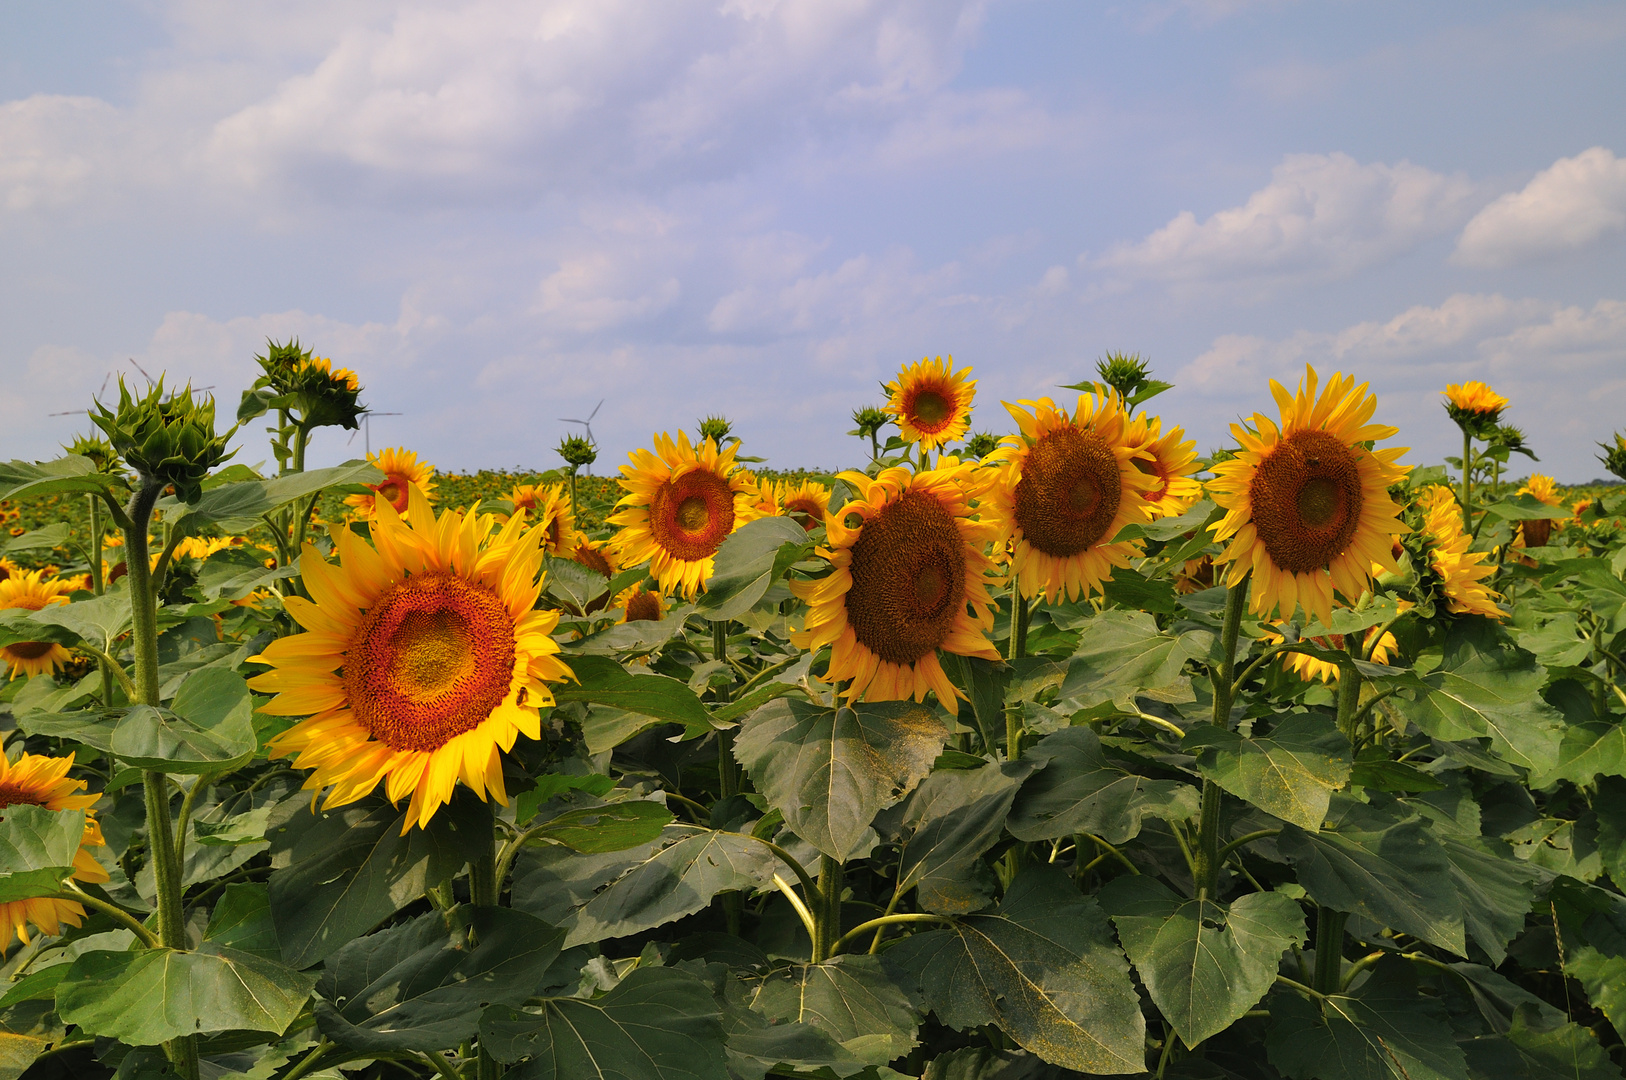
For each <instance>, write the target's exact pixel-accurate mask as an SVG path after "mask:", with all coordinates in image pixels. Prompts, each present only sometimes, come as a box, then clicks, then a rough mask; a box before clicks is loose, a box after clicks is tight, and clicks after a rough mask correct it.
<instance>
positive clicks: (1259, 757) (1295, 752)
mask: <svg viewBox="0 0 1626 1080" xmlns="http://www.w3.org/2000/svg"><path fill="white" fill-rule="evenodd" d="M1180 746H1181V749H1183V750H1185V751H1186V752H1187V753H1195V754H1196V756H1197V769H1198V771H1200V772H1201V773H1202V774H1203V776H1205V777H1207V778H1208V779H1210V780H1212V781H1214V783H1216V784H1218V785H1219V786H1220V787H1222V788H1224V789H1225V790H1226V791H1229V792H1230V793H1231V794H1232V795H1235V796H1236V797H1237V798H1239V799H1242V800H1244V801H1246V802H1250V803H1252V804H1253V805H1254V806H1257V807H1258V808H1259V809H1261V810H1263V811H1264V812H1265V813H1267V814H1274V815H1275V816H1276V817H1279V818H1281V819H1282V820H1283V821H1291V822H1292V823H1293V824H1295V825H1297V826H1299V827H1300V828H1304V829H1309V830H1311V831H1312V832H1313V831H1314V830H1316V829H1319V828H1320V827H1321V822H1322V821H1324V820H1325V819H1326V816H1327V802H1328V800H1329V799H1331V798H1332V793H1333V792H1334V791H1336V790H1337V789H1339V788H1341V787H1343V786H1344V785H1345V784H1347V783H1348V782H1349V770H1350V749H1349V740H1348V739H1346V738H1345V737H1344V736H1343V734H1342V733H1341V732H1340V731H1339V730H1338V728H1337V726H1336V725H1335V724H1333V722H1332V721H1331V720H1327V719H1324V718H1322V717H1318V716H1285V717H1283V718H1282V719H1281V720H1280V721H1279V722H1277V724H1276V725H1275V726H1274V727H1272V728H1271V730H1270V734H1269V735H1264V736H1259V737H1256V738H1247V739H1245V738H1243V737H1242V736H1241V735H1240V734H1238V733H1237V732H1235V731H1227V730H1225V729H1223V728H1220V727H1217V726H1215V725H1213V724H1198V725H1196V726H1195V727H1193V728H1192V729H1191V730H1190V731H1188V732H1187V733H1186V737H1185V739H1184V740H1182V741H1181V744H1180Z"/></svg>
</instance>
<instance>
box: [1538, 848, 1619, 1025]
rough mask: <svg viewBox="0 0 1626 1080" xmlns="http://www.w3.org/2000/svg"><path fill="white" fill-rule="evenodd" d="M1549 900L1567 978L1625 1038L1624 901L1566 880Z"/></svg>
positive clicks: (1570, 879)
mask: <svg viewBox="0 0 1626 1080" xmlns="http://www.w3.org/2000/svg"><path fill="white" fill-rule="evenodd" d="M1549 895H1550V896H1551V897H1552V902H1553V913H1554V915H1555V916H1556V922H1557V928H1556V929H1557V933H1558V938H1559V941H1560V942H1561V943H1562V951H1561V952H1560V954H1559V955H1560V958H1561V959H1562V961H1563V965H1564V972H1565V974H1567V975H1569V976H1570V977H1572V978H1574V979H1575V980H1576V981H1577V982H1579V983H1580V984H1581V986H1582V988H1583V989H1585V990H1586V994H1587V998H1588V999H1589V1000H1590V1001H1591V1002H1592V1004H1593V1006H1595V1007H1596V1008H1597V1009H1598V1010H1599V1011H1600V1012H1602V1013H1603V1014H1604V1015H1605V1016H1606V1017H1608V1018H1609V1022H1610V1023H1611V1024H1613V1025H1614V1028H1615V1031H1616V1032H1617V1033H1620V1032H1626V898H1623V897H1621V896H1620V895H1619V894H1618V893H1614V892H1610V891H1608V890H1607V889H1601V888H1598V887H1597V886H1595V885H1585V884H1582V883H1581V882H1579V881H1576V880H1574V879H1573V878H1564V877H1561V878H1559V879H1558V880H1557V881H1555V882H1554V883H1553V886H1552V891H1551V893H1550V894H1549Z"/></svg>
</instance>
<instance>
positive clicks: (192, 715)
mask: <svg viewBox="0 0 1626 1080" xmlns="http://www.w3.org/2000/svg"><path fill="white" fill-rule="evenodd" d="M171 705H172V707H171V708H170V709H163V708H157V707H154V706H151V705H136V706H133V707H131V709H130V710H129V711H128V712H126V713H125V714H124V719H122V720H120V721H119V722H118V726H117V727H115V728H114V729H113V737H112V740H111V744H112V748H113V754H114V755H115V756H116V757H118V758H119V759H121V760H123V761H125V762H128V763H129V764H131V765H135V766H137V767H139V768H143V769H158V770H161V771H163V772H168V773H206V772H218V771H225V770H229V769H232V768H234V767H236V766H238V765H241V764H244V763H246V762H247V761H248V760H249V759H250V758H252V757H253V756H254V753H255V751H256V750H258V749H259V741H258V740H257V739H256V738H255V737H254V724H253V720H252V717H253V714H254V701H253V698H252V697H251V696H250V695H249V691H248V683H246V682H244V680H243V677H242V676H241V675H239V674H237V673H236V672H235V671H232V670H229V669H227V668H204V669H202V670H200V671H198V672H197V673H196V674H194V675H192V676H191V677H190V678H188V679H187V680H186V682H184V683H182V684H181V690H180V693H178V694H176V695H175V700H174V702H172V703H171Z"/></svg>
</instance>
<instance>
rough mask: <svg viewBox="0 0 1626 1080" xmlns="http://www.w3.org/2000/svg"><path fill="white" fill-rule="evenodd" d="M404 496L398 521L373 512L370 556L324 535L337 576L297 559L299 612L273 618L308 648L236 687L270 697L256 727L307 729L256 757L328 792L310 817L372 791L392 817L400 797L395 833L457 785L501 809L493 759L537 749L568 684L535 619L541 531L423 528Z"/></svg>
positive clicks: (283, 646) (273, 657) (428, 522)
mask: <svg viewBox="0 0 1626 1080" xmlns="http://www.w3.org/2000/svg"><path fill="white" fill-rule="evenodd" d="M407 494H408V498H409V499H410V501H411V503H410V513H409V514H408V516H407V519H406V520H405V521H403V520H402V518H401V517H400V516H399V515H398V514H396V512H395V509H394V507H393V506H392V505H391V504H390V503H388V502H385V501H382V500H381V501H380V502H379V504H378V506H379V509H378V515H377V517H376V519H375V520H374V524H373V528H372V544H371V545H369V544H368V543H367V542H366V541H364V540H362V539H361V537H360V536H358V535H357V534H356V533H354V532H352V531H350V530H349V529H344V528H340V529H335V530H334V532H333V539H334V546H335V550H336V553H337V555H338V563H337V565H334V564H331V563H329V562H328V561H327V560H326V559H324V558H323V557H322V554H321V553H320V552H319V551H318V550H317V549H316V548H315V547H314V546H312V545H310V544H306V545H305V548H304V551H303V552H302V553H301V555H300V563H299V566H300V571H301V573H302V575H303V577H304V581H305V586H306V588H308V589H309V590H310V594H311V596H312V598H313V600H305V599H302V598H301V597H298V596H288V597H286V598H285V599H284V601H283V605H284V607H285V608H286V609H287V611H288V614H289V615H291V616H292V617H293V618H294V620H295V621H296V622H298V623H299V625H301V626H303V627H304V628H305V630H306V631H307V632H306V633H302V634H295V635H292V636H291V637H285V638H279V639H278V640H276V641H273V642H272V643H271V644H269V645H267V646H266V647H265V651H264V652H263V653H261V654H260V655H259V656H256V657H253V658H252V659H253V660H254V662H256V663H261V664H266V665H268V666H270V667H271V669H272V670H270V671H267V672H264V673H263V674H260V675H256V676H254V678H252V679H250V680H249V685H250V686H251V687H253V688H254V689H256V690H259V691H261V692H262V693H272V694H275V695H276V696H275V697H274V698H272V700H271V701H270V703H269V704H267V705H265V706H264V707H263V709H262V710H261V711H262V712H264V713H265V714H266V715H268V716H302V717H307V718H308V719H305V720H302V721H300V722H299V723H297V724H295V725H294V726H293V727H292V728H289V729H288V730H287V731H285V732H283V733H282V734H281V735H278V736H277V737H276V738H274V739H273V740H272V742H271V745H270V750H271V753H272V754H273V755H276V756H282V757H290V756H294V757H295V760H294V767H295V768H298V769H312V770H314V771H313V772H312V773H311V775H310V776H309V777H308V778H307V779H306V781H305V787H306V789H308V790H320V789H322V788H331V791H329V793H328V796H327V800H326V802H325V803H324V805H325V806H343V805H345V804H346V803H351V802H354V801H356V800H357V799H360V798H362V797H363V796H365V795H366V794H368V793H369V792H371V791H372V790H373V789H374V788H376V787H377V786H378V784H379V782H380V781H384V782H385V784H386V787H385V791H386V793H387V794H388V796H389V798H390V801H391V802H399V801H400V800H401V799H402V798H404V797H405V796H407V795H409V794H410V795H411V797H412V802H411V804H410V805H409V807H408V810H407V815H406V824H405V826H403V828H402V832H405V831H406V830H407V829H409V828H411V827H412V826H413V825H418V826H420V827H422V826H423V825H425V824H426V823H428V821H429V819H430V818H431V817H433V816H434V814H435V811H436V810H438V809H439V808H440V807H442V806H444V805H445V804H446V803H447V802H448V801H449V800H450V799H451V797H452V789H453V788H454V787H455V786H456V784H457V782H458V781H459V780H462V781H463V783H464V784H466V785H467V786H468V787H470V788H472V789H473V790H474V791H475V792H476V793H477V794H479V796H480V798H482V799H484V798H486V796H487V795H488V794H489V795H491V796H493V797H495V798H496V799H497V801H498V802H501V803H504V804H506V803H507V801H508V797H507V793H506V791H505V789H504V786H503V776H502V761H501V757H500V752H501V751H506V750H510V749H512V748H513V745H514V741H515V739H516V738H517V737H518V736H519V735H521V734H523V735H525V736H526V737H528V738H532V739H535V738H539V737H540V735H541V728H540V720H539V718H538V709H541V708H546V707H548V706H550V705H552V704H553V693H552V691H550V690H549V689H548V685H547V684H548V682H549V681H553V682H557V681H559V680H561V679H568V678H570V677H571V674H570V669H569V668H567V667H566V666H565V665H564V664H563V663H562V662H561V661H560V660H559V658H558V656H557V655H556V654H557V653H558V651H559V646H558V644H556V643H555V642H554V640H553V638H552V636H551V635H552V633H553V630H554V628H555V627H556V626H558V623H559V614H558V612H555V611H536V610H533V609H534V608H535V606H536V600H537V597H538V596H539V595H540V593H541V576H540V573H539V572H540V570H541V566H542V551H541V548H540V541H541V532H540V530H538V529H531V530H528V531H527V530H525V529H524V519H523V518H522V517H521V516H520V515H517V514H516V515H514V517H513V518H512V519H511V520H510V521H509V522H508V524H507V525H505V526H503V527H502V528H501V530H500V531H498V532H497V533H496V534H495V535H493V530H494V529H495V528H496V520H495V518H493V517H492V516H491V515H489V514H481V515H474V514H467V515H465V514H464V513H463V512H462V511H458V510H447V511H446V512H444V513H443V514H441V516H440V517H439V519H438V520H437V519H436V518H435V516H434V511H433V510H432V509H431V508H430V506H429V503H428V501H427V500H426V499H425V498H424V495H423V492H422V490H420V489H419V488H418V487H417V486H416V485H411V486H409V487H408V488H407ZM313 601H314V602H313ZM295 755H297V756H295Z"/></svg>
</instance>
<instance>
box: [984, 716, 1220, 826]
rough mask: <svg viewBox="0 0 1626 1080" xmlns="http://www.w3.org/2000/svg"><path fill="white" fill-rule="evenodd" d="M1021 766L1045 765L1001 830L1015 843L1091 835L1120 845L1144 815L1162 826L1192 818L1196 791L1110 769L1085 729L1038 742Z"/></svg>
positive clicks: (1092, 735)
mask: <svg viewBox="0 0 1626 1080" xmlns="http://www.w3.org/2000/svg"><path fill="white" fill-rule="evenodd" d="M1022 760H1024V761H1030V760H1031V761H1035V762H1047V763H1048V764H1046V765H1045V767H1044V768H1043V769H1041V770H1040V771H1038V772H1036V773H1034V774H1033V776H1031V777H1030V778H1029V779H1028V780H1027V782H1026V783H1024V784H1023V785H1022V791H1021V793H1020V794H1018V795H1017V796H1016V802H1015V805H1014V806H1012V808H1011V813H1010V817H1009V819H1008V820H1007V821H1006V823H1005V826H1006V828H1008V829H1010V831H1011V835H1012V836H1015V837H1016V838H1017V839H1018V840H1028V841H1033V840H1053V839H1055V838H1057V837H1060V836H1071V835H1072V834H1074V833H1093V834H1094V835H1096V836H1099V837H1101V838H1102V839H1103V840H1105V841H1106V842H1107V843H1109V844H1122V843H1126V842H1128V841H1129V840H1132V839H1134V838H1135V837H1136V836H1137V835H1139V833H1140V828H1141V819H1142V818H1143V817H1145V816H1146V815H1148V814H1150V815H1151V816H1152V817H1156V818H1163V819H1164V820H1166V821H1184V820H1186V819H1187V818H1191V817H1195V816H1196V815H1197V810H1198V803H1199V801H1200V799H1199V796H1198V794H1197V789H1196V788H1194V787H1192V786H1191V785H1190V784H1186V783H1182V782H1180V781H1178V780H1152V779H1148V778H1147V777H1144V776H1137V775H1136V774H1135V773H1132V772H1128V771H1126V770H1124V769H1122V768H1120V767H1119V766H1117V765H1115V764H1113V763H1112V762H1111V761H1109V760H1108V759H1107V756H1106V755H1105V754H1104V753H1102V752H1101V741H1100V739H1099V738H1097V737H1096V734H1095V732H1093V731H1091V730H1090V729H1089V728H1084V727H1078V728H1068V729H1066V730H1064V731H1058V732H1056V733H1055V734H1054V735H1049V736H1046V737H1045V738H1043V739H1041V740H1039V742H1038V743H1037V744H1035V745H1034V746H1033V748H1032V749H1031V750H1028V751H1027V752H1026V753H1025V754H1024V755H1023V756H1022Z"/></svg>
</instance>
